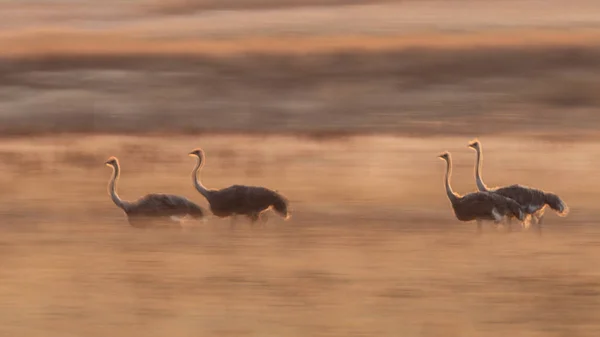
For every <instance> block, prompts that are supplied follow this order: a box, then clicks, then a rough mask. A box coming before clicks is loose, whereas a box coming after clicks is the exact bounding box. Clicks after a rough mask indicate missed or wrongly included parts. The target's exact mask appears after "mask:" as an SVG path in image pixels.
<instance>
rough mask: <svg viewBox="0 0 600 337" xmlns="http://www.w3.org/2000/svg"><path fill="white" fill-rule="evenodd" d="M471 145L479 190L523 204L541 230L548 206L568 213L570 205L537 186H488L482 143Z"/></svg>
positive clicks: (475, 142) (561, 213)
mask: <svg viewBox="0 0 600 337" xmlns="http://www.w3.org/2000/svg"><path fill="white" fill-rule="evenodd" d="M469 147H470V148H472V149H474V150H475V151H476V152H477V161H476V163H475V183H476V185H477V189H478V190H479V191H482V192H492V193H495V194H499V195H501V196H504V197H507V198H510V199H512V200H514V201H516V202H518V203H519V204H520V205H521V207H522V210H523V212H524V213H525V214H526V215H527V218H530V219H531V220H533V219H536V221H537V225H538V229H540V230H541V223H542V219H543V216H544V211H545V208H546V206H549V207H550V208H551V209H553V210H555V211H556V212H557V213H558V214H559V215H560V216H566V215H567V214H568V212H569V207H568V206H567V204H566V203H565V202H564V201H563V200H561V199H560V198H559V197H558V196H557V195H556V194H554V193H549V192H544V191H542V190H539V189H536V188H532V187H527V186H523V185H516V184H515V185H510V186H505V187H496V188H489V187H487V186H486V185H485V184H484V183H483V180H482V179H481V170H482V165H483V164H482V161H483V159H482V157H483V153H482V148H481V143H480V142H479V141H478V140H474V141H472V142H470V143H469ZM508 219H509V222H510V221H511V219H512V217H510V216H509V217H508ZM523 225H524V226H529V221H524V222H523Z"/></svg>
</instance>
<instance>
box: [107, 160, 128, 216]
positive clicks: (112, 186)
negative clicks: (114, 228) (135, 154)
mask: <svg viewBox="0 0 600 337" xmlns="http://www.w3.org/2000/svg"><path fill="white" fill-rule="evenodd" d="M118 179H119V165H114V166H113V176H112V178H111V179H110V181H109V182H108V194H110V198H111V199H112V201H113V202H114V203H115V205H117V206H119V208H121V209H123V210H124V211H127V205H128V204H127V202H126V201H123V200H121V198H119V195H118V194H117V180H118Z"/></svg>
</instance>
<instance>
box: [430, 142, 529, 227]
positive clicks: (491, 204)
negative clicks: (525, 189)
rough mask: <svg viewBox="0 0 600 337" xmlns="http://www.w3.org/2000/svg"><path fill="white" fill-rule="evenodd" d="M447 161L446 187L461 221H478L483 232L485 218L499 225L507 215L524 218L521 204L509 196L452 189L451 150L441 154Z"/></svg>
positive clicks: (478, 225)
mask: <svg viewBox="0 0 600 337" xmlns="http://www.w3.org/2000/svg"><path fill="white" fill-rule="evenodd" d="M439 157H440V158H442V159H444V160H445V161H446V177H445V187H446V193H447V194H448V199H450V202H451V203H452V209H453V210H454V215H455V216H456V218H457V219H458V220H460V221H472V220H476V221H477V231H478V232H481V225H482V221H483V220H492V221H494V223H495V224H496V225H497V224H498V223H500V221H501V220H502V219H503V218H504V217H505V216H508V215H510V216H514V217H516V218H518V219H520V220H523V217H524V214H523V212H522V211H521V206H520V205H519V204H518V203H517V202H515V201H514V200H511V199H509V198H505V197H503V196H501V195H498V194H494V193H489V192H472V193H468V194H465V195H462V196H461V195H459V194H458V193H455V192H454V191H453V190H452V186H451V185H450V176H451V175H452V159H451V157H450V153H449V152H445V153H443V154H441V155H440V156H439Z"/></svg>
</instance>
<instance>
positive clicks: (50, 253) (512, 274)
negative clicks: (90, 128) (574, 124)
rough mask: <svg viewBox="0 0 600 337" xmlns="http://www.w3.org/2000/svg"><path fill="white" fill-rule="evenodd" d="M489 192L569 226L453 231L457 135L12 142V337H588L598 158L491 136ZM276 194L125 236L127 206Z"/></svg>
mask: <svg viewBox="0 0 600 337" xmlns="http://www.w3.org/2000/svg"><path fill="white" fill-rule="evenodd" d="M481 140H482V142H483V145H484V151H485V152H484V153H485V160H484V179H485V180H486V181H487V183H488V184H490V185H496V184H498V185H504V184H509V183H514V182H520V183H523V184H530V185H533V186H536V187H539V188H544V189H547V190H551V191H554V192H555V193H558V194H559V195H560V196H561V197H563V198H564V200H565V201H566V202H567V203H568V204H569V206H570V208H571V212H570V214H569V215H568V216H567V217H565V218H559V217H558V216H556V215H555V214H554V213H552V212H548V213H547V216H546V227H545V229H544V233H543V236H542V237H539V236H538V235H537V234H536V233H535V231H527V232H520V231H516V232H513V233H506V232H504V231H503V230H502V229H499V230H497V231H496V230H494V229H493V228H492V226H491V225H490V226H488V227H486V228H484V234H483V235H482V236H481V237H476V236H475V227H474V224H473V223H461V222H458V221H457V220H456V219H454V218H453V215H452V213H451V210H450V204H449V201H448V199H447V197H446V195H445V192H444V190H443V185H442V179H443V173H444V163H443V162H442V161H441V160H440V159H438V158H436V156H437V155H438V153H439V152H441V151H443V150H449V151H451V152H452V153H453V155H454V162H455V167H454V175H453V186H454V188H455V190H456V191H458V192H461V193H466V192H468V191H472V190H473V189H474V187H475V186H474V182H473V164H474V159H475V158H474V157H475V156H474V152H473V151H471V150H469V149H467V148H466V144H467V142H468V141H469V139H468V138H464V137H447V138H427V139H419V138H402V137H346V138H344V137H339V138H336V139H334V140H331V139H329V140H309V139H305V138H295V137H274V136H264V137H263V136H216V135H213V136H200V137H197V136H190V137H135V136H47V137H29V138H12V139H6V140H4V141H2V142H0V156H2V160H1V163H2V164H0V173H1V174H0V177H2V178H1V179H2V186H3V188H2V192H1V194H0V201H1V203H0V205H2V206H1V208H2V209H1V211H2V212H1V213H0V214H1V215H0V219H1V224H2V225H1V226H0V233H1V235H0V238H1V239H0V248H1V249H2V252H3V254H2V258H1V260H0V261H1V263H2V266H3V268H2V272H1V273H2V284H1V285H0V302H1V303H3V304H2V306H0V331H1V332H0V333H1V334H2V335H21V336H22V335H27V336H69V335H73V336H79V335H86V336H105V335H107V334H110V335H114V336H131V335H132V334H136V335H144V336H165V335H167V334H168V335H171V336H190V335H195V336H198V335H202V336H271V335H278V336H307V335H310V336H374V335H378V336H398V335H402V336H439V335H444V336H507V335H510V336H567V335H568V336H595V335H597V333H598V332H599V331H600V325H599V324H598V321H597V317H598V313H599V312H600V273H599V272H598V269H597V268H596V265H597V263H596V262H597V260H598V257H599V256H600V244H599V243H600V230H599V229H598V228H597V226H596V221H595V216H596V215H597V214H598V212H597V210H596V200H597V192H595V191H597V190H598V187H599V186H598V184H599V181H600V180H599V179H597V174H596V171H597V170H596V167H597V166H598V159H599V158H600V157H599V155H598V154H599V153H600V147H599V146H598V144H597V143H595V142H583V141H578V142H544V141H540V140H534V139H528V138H521V139H518V140H515V139H506V138H493V137H485V138H482V139H481ZM197 146H202V147H203V148H204V149H205V150H206V151H207V164H206V166H205V169H204V172H203V174H202V177H203V180H204V182H205V184H206V185H208V186H210V187H214V188H220V187H225V186H228V185H229V184H232V183H246V184H256V185H265V186H269V187H271V188H276V189H278V190H279V191H281V192H282V193H284V194H285V195H286V196H288V198H289V199H290V201H291V205H292V209H293V216H292V218H291V219H290V220H289V221H287V222H284V221H283V220H282V219H281V218H278V217H277V216H276V215H275V214H270V217H269V222H268V223H267V225H266V226H265V227H263V228H260V227H257V228H250V226H249V225H248V224H247V223H243V222H241V223H238V225H237V226H236V228H233V229H231V228H230V226H229V221H228V220H219V219H215V218H210V219H209V220H208V222H206V223H202V222H192V221H190V222H188V223H186V230H185V231H184V232H174V231H173V232H172V231H161V230H157V231H140V230H135V229H133V228H131V227H129V226H128V225H127V223H126V219H125V217H124V215H123V213H122V212H121V211H120V210H119V209H117V208H116V207H115V206H114V205H113V204H112V202H111V200H110V198H109V197H108V195H107V192H106V184H107V182H108V178H109V176H110V174H111V170H110V168H108V167H105V166H104V165H103V162H104V160H105V159H106V158H107V157H108V156H109V155H117V156H118V157H119V158H120V159H121V165H122V177H121V180H120V183H119V186H118V189H119V193H120V195H121V197H123V198H124V199H128V200H131V199H134V198H137V197H139V196H141V195H143V194H145V193H150V192H166V193H177V194H181V195H185V196H187V197H189V198H191V199H192V200H194V201H196V202H198V203H200V204H201V205H202V206H204V207H206V202H205V201H204V200H203V199H202V197H201V196H200V195H199V194H198V193H197V192H196V191H195V190H194V189H193V187H192V184H191V177H190V171H191V169H192V167H193V165H194V161H193V159H192V158H189V157H187V156H186V154H187V153H188V152H189V151H190V150H191V149H192V148H194V147H197Z"/></svg>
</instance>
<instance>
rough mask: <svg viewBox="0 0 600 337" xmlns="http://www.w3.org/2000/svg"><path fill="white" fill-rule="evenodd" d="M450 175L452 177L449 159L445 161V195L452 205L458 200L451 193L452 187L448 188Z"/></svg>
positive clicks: (452, 192)
mask: <svg viewBox="0 0 600 337" xmlns="http://www.w3.org/2000/svg"><path fill="white" fill-rule="evenodd" d="M450 175H452V161H451V159H450V158H447V159H446V194H448V199H450V201H451V202H452V203H454V202H455V201H457V200H458V196H457V195H456V194H455V193H454V191H452V187H451V186H450Z"/></svg>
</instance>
